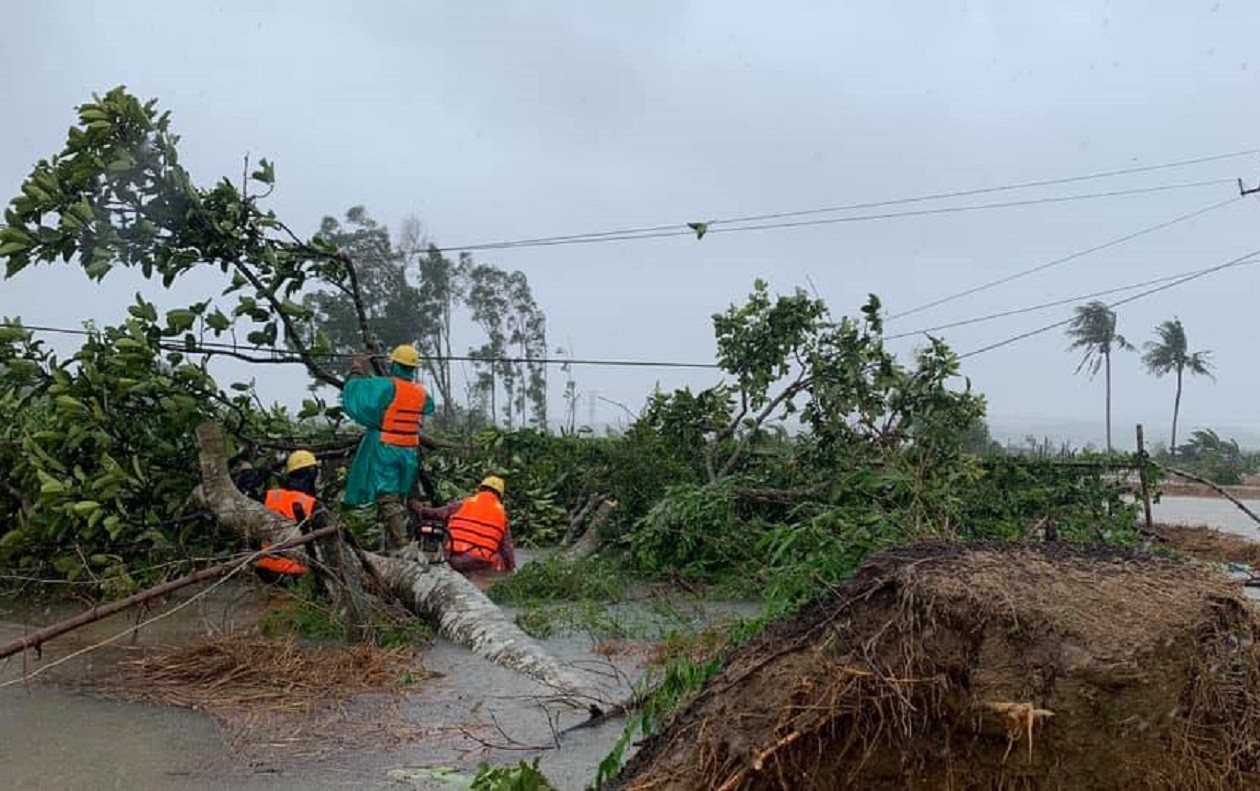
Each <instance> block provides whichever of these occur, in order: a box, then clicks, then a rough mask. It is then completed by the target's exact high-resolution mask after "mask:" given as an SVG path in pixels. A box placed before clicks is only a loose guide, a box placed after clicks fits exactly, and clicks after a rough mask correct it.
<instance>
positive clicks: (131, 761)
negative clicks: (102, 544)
mask: <svg viewBox="0 0 1260 791" xmlns="http://www.w3.org/2000/svg"><path fill="white" fill-rule="evenodd" d="M193 595H194V594H192V593H187V594H184V596H185V598H182V599H181V598H176V599H175V601H187V600H188V599H187V597H191V596H193ZM268 606H269V605H268V602H267V595H266V594H265V593H264V592H263V591H262V590H260V587H259V586H258V585H256V584H254V583H252V582H246V581H242V582H239V583H238V582H236V581H233V582H231V583H229V584H226V585H223V586H222V587H221V588H219V589H217V590H214V591H211V592H210V593H209V594H207V595H206V596H205V597H204V598H202V599H199V600H197V601H196V603H195V604H193V605H191V606H188V607H187V608H185V609H184V610H181V611H179V612H177V613H175V614H174V615H173V616H172V617H170V618H167V619H164V620H162V621H159V622H158V623H155V624H153V625H151V626H146V627H144V628H143V629H141V630H139V631H138V632H133V633H131V634H128V636H127V637H126V638H124V639H122V640H120V641H119V642H118V643H117V644H114V645H111V646H110V647H109V648H107V649H105V650H102V651H98V652H93V653H88V654H86V655H84V656H83V657H79V658H76V659H73V660H72V661H69V662H67V663H66V664H63V665H60V666H58V667H56V668H53V669H52V670H51V671H50V672H49V673H48V674H47V676H46V677H41V678H40V679H38V680H32V681H30V682H28V683H25V684H23V683H18V684H15V685H12V686H8V687H3V686H0V787H3V788H5V789H54V788H55V789H115V788H117V789H135V790H136V791H158V789H163V790H165V789H174V790H175V791H185V790H188V791H191V790H192V789H198V790H201V789H242V790H243V791H254V790H255V789H274V790H276V791H280V790H287V789H294V790H295V791H296V789H303V791H323V790H324V789H347V788H356V789H395V790H396V789H407V788H418V789H430V788H432V789H458V788H467V787H468V783H469V781H470V780H471V777H472V775H473V773H474V772H475V769H476V767H477V765H478V763H479V762H481V761H487V762H489V763H491V764H496V765H503V764H509V765H515V764H516V762H517V761H520V760H525V761H532V760H533V759H534V758H538V759H539V767H540V769H541V770H542V771H543V772H544V773H545V774H546V775H547V776H548V778H549V779H551V780H552V782H554V783H556V784H557V786H558V787H559V788H561V789H565V790H567V789H582V788H585V787H586V786H587V785H588V784H589V783H590V782H591V781H592V779H593V777H594V772H595V770H596V767H597V765H598V763H599V761H600V760H601V759H603V757H604V756H605V755H607V753H608V751H609V750H610V749H611V748H612V747H613V745H614V743H615V742H616V740H617V738H618V737H619V736H620V735H621V731H622V727H623V725H624V723H623V722H622V721H621V720H611V721H609V722H607V723H604V724H602V725H599V726H596V727H591V728H584V729H581V730H577V731H574V732H571V733H568V734H564V735H563V736H562V737H561V736H559V735H558V734H559V732H560V731H563V730H565V729H566V728H568V727H570V726H572V725H575V724H578V723H580V722H583V721H585V720H586V714H585V713H584V712H575V711H572V710H568V709H564V708H558V707H557V706H556V705H555V704H554V703H551V702H550V701H548V700H547V690H546V689H545V688H543V687H542V686H541V685H539V684H537V683H536V682H534V681H532V680H531V679H529V678H527V677H524V676H522V675H520V674H517V673H514V672H512V671H509V670H506V669H504V668H501V667H499V666H497V665H495V664H493V663H491V662H490V661H488V660H485V659H482V658H481V657H479V656H476V655H474V654H472V653H471V652H469V651H467V650H465V649H463V648H461V647H459V646H455V645H453V644H451V643H448V642H445V641H441V640H439V641H437V642H436V643H435V644H433V645H432V646H429V647H426V648H425V649H423V650H422V651H420V652H419V653H418V656H417V659H416V664H417V666H418V667H420V668H423V670H425V671H429V672H435V673H438V674H441V675H440V676H439V677H436V678H430V679H425V680H422V681H421V682H419V686H418V688H417V689H418V691H417V692H414V693H409V694H408V695H407V696H406V697H405V699H404V700H403V702H402V704H401V707H400V709H399V711H400V713H401V715H402V717H403V718H404V720H405V722H406V723H407V724H408V725H410V726H412V727H413V728H420V729H422V730H423V732H424V735H423V737H422V738H420V739H418V740H415V741H410V742H404V743H403V745H402V746H398V745H397V744H396V743H395V742H393V741H392V740H390V741H388V742H387V743H383V744H381V746H380V747H379V748H372V747H371V746H368V747H366V748H365V747H364V745H363V744H362V739H361V737H360V738H358V739H357V740H356V741H355V744H354V746H353V747H351V748H345V747H342V748H340V749H339V748H338V746H337V745H335V744H334V745H329V746H325V745H311V746H310V749H309V750H305V752H307V753H311V754H314V755H313V756H312V755H310V754H308V755H304V756H303V757H297V758H295V757H294V756H293V750H292V749H290V750H287V751H286V750H279V751H278V752H277V753H276V754H275V755H268V753H267V752H266V749H265V748H264V749H262V750H258V749H253V750H251V751H249V754H248V755H245V754H242V753H241V752H238V751H235V750H233V749H232V745H231V734H230V733H229V732H227V730H226V729H224V728H221V727H220V726H219V725H218V724H217V723H216V722H215V721H214V720H213V719H211V718H210V717H209V716H208V715H205V714H201V713H198V712H195V711H190V710H186V709H179V708H171V707H163V706H156V705H148V704H142V703H134V702H123V701H118V700H108V699H102V698H99V697H93V696H91V695H89V694H83V693H78V692H74V691H72V690H73V687H74V681H75V678H76V677H80V676H90V675H95V676H99V675H101V674H102V673H107V674H108V673H111V672H113V668H114V664H115V663H117V662H118V661H120V659H126V658H128V656H134V655H136V654H137V653H138V652H139V651H140V650H141V649H143V648H144V647H146V646H150V647H151V646H156V645H171V644H178V643H181V642H185V641H187V640H189V639H191V638H193V637H195V636H198V635H200V634H204V633H205V632H207V631H211V630H214V631H231V630H233V629H242V628H245V627H247V626H248V625H250V624H252V623H255V622H256V620H257V618H258V616H259V614H260V613H261V612H262V611H264V610H265V609H266V608H267V607H268ZM625 607H626V605H620V606H619V609H620V610H624V609H625ZM692 607H699V605H692ZM686 609H688V610H689V613H688V614H689V615H691V616H692V617H694V618H695V619H696V622H697V623H699V622H701V621H703V620H704V619H706V618H710V617H714V616H716V615H721V614H729V613H731V612H732V611H735V612H739V613H741V614H751V613H752V612H754V611H755V609H756V605H753V604H749V605H744V606H740V605H731V606H720V607H713V608H711V609H710V608H701V609H699V610H697V611H696V612H690V609H691V608H686ZM706 610H707V612H706ZM78 611H79V608H77V607H76V606H74V605H55V606H52V607H33V606H30V605H6V604H4V603H3V602H0V642H3V641H7V640H10V639H13V638H15V637H18V636H20V635H21V634H23V632H24V631H27V630H29V629H32V628H34V627H36V626H37V625H40V624H46V623H51V622H55V621H57V620H60V619H62V618H65V617H68V616H69V615H72V614H74V613H76V612H78ZM153 614H154V613H146V614H145V615H144V617H146V618H147V617H151V616H152V615H153ZM617 617H628V616H626V615H625V613H624V612H623V613H622V615H621V616H617ZM652 617H653V615H652V613H651V612H650V609H649V608H647V607H644V608H643V609H642V611H641V612H639V613H638V614H637V616H636V618H637V621H636V622H637V623H639V624H640V625H641V624H642V623H643V622H644V621H645V620H648V619H650V618H652ZM675 618H677V616H675ZM134 619H135V615H134V613H132V614H127V613H124V614H120V615H117V616H114V617H112V618H109V619H106V620H104V621H100V622H98V623H96V624H93V625H91V626H89V627H85V628H83V629H81V630H79V631H77V632H74V633H72V634H69V635H66V636H64V637H62V638H58V639H57V640H54V641H52V642H50V643H49V644H48V646H46V648H45V654H44V656H43V657H42V658H41V659H39V660H36V659H34V658H33V657H32V656H31V655H30V654H28V655H27V657H26V659H25V660H23V659H21V658H13V659H10V660H8V661H0V685H3V684H4V683H5V682H7V681H13V680H14V679H20V678H21V677H22V675H23V673H26V672H30V671H32V670H36V669H37V668H39V667H43V666H47V665H49V664H51V663H52V662H55V661H57V660H58V659H60V658H62V657H65V656H66V655H67V654H70V653H72V652H73V651H75V650H78V649H80V648H83V647H86V646H88V645H91V644H94V643H96V642H99V641H101V640H103V639H105V638H107V637H110V636H112V635H115V634H117V633H119V632H125V631H126V630H127V629H128V628H130V627H132V626H134V624H135V620H134ZM676 624H677V621H676V620H674V621H670V623H669V624H666V626H668V625H676ZM540 642H541V643H542V644H543V646H544V647H545V648H547V650H549V651H550V652H552V653H553V654H554V655H556V656H558V657H560V658H562V659H564V660H567V661H570V662H572V663H574V664H575V665H578V666H579V667H582V668H583V669H586V670H588V671H589V672H591V673H593V674H595V675H597V676H603V677H604V678H605V679H607V680H606V682H605V686H608V687H612V688H617V689H620V690H621V691H622V692H624V693H626V694H628V692H629V689H630V685H631V684H632V683H633V682H634V681H635V680H637V679H638V677H639V676H640V675H641V674H642V672H643V669H644V664H645V662H646V654H647V652H648V649H649V648H650V644H649V643H648V642H647V641H624V642H622V643H613V644H612V645H610V644H608V643H604V644H602V645H597V644H596V642H595V641H593V640H592V639H591V638H590V637H589V636H587V635H585V634H573V633H570V634H568V635H565V636H560V637H556V638H552V639H546V640H542V641H540ZM636 649H637V650H636ZM24 661H25V667H24V666H23V665H24ZM49 677H51V678H52V679H53V682H52V683H45V681H46V679H47V678H49ZM385 735H386V736H388V734H385ZM284 736H285V734H277V740H278V741H280V742H282V741H284ZM288 746H289V747H292V745H288ZM449 769H455V770H459V772H460V773H459V774H457V775H450V776H444V779H434V776H435V775H442V774H443V772H445V771H448V770H449Z"/></svg>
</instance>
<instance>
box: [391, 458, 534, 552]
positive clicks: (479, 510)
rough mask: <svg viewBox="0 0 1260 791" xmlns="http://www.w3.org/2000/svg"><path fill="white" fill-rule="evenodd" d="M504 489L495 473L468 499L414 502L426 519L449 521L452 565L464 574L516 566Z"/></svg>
mask: <svg viewBox="0 0 1260 791" xmlns="http://www.w3.org/2000/svg"><path fill="white" fill-rule="evenodd" d="M503 490H504V485H503V479H502V478H499V477H496V476H493V475H492V476H490V477H488V478H486V479H485V480H483V481H482V482H481V485H480V486H479V487H477V493H476V494H474V495H473V496H472V497H469V498H468V499H466V500H457V501H455V502H453V503H449V504H447V505H445V506H443V507H441V508H422V507H420V506H417V505H413V506H412V510H413V511H414V512H415V514H416V516H417V517H419V518H420V519H421V520H422V521H423V520H434V521H441V522H444V523H445V524H446V533H447V538H446V554H447V562H448V563H450V564H451V568H453V569H455V570H456V571H458V572H461V573H464V574H467V573H469V572H474V571H492V572H500V573H511V572H513V571H515V570H516V552H515V550H514V549H513V547H512V530H511V527H510V526H509V525H508V518H507V511H506V510H504V508H503Z"/></svg>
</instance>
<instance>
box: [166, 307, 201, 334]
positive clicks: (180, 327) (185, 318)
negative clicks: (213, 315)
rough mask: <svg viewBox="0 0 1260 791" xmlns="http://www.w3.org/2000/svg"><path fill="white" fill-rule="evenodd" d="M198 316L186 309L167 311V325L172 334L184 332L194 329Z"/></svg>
mask: <svg viewBox="0 0 1260 791" xmlns="http://www.w3.org/2000/svg"><path fill="white" fill-rule="evenodd" d="M196 320H197V314H196V313H194V312H193V311H191V310H187V309H185V308H177V309H175V310H168V311H166V324H167V326H168V327H169V328H170V330H171V331H172V332H184V331H185V330H188V329H190V328H191V327H192V325H193V322H195V321H196Z"/></svg>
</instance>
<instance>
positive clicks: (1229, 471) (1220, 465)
mask: <svg viewBox="0 0 1260 791" xmlns="http://www.w3.org/2000/svg"><path fill="white" fill-rule="evenodd" d="M1176 454H1177V455H1176V463H1177V465H1178V466H1179V467H1184V468H1186V471H1187V472H1193V473H1195V474H1197V475H1201V476H1203V477H1204V478H1207V479H1208V480H1209V481H1212V482H1213V483H1216V484H1220V485H1221V486H1234V485H1237V484H1240V483H1242V476H1243V474H1244V473H1245V472H1249V471H1250V468H1251V467H1252V466H1254V463H1255V462H1254V459H1249V458H1248V456H1247V454H1245V453H1244V452H1243V450H1242V448H1241V447H1239V445H1238V440H1233V439H1231V440H1225V439H1222V438H1221V436H1220V435H1219V434H1217V433H1216V432H1215V431H1213V430H1211V429H1202V430H1199V431H1195V432H1193V433H1191V435H1190V440H1189V441H1188V442H1186V443H1185V444H1184V445H1181V446H1179V447H1177V448H1176Z"/></svg>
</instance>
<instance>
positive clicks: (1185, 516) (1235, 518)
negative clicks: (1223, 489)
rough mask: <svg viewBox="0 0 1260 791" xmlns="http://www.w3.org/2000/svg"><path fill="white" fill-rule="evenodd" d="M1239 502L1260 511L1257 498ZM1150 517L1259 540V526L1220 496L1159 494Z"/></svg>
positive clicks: (1256, 511)
mask: <svg viewBox="0 0 1260 791" xmlns="http://www.w3.org/2000/svg"><path fill="white" fill-rule="evenodd" d="M1243 504H1244V505H1246V506H1247V507H1248V508H1250V509H1251V510H1252V511H1253V512H1255V513H1257V514H1260V501H1257V500H1244V501H1243ZM1151 516H1152V517H1153V518H1154V520H1155V521H1156V522H1164V523H1167V524H1174V525H1207V526H1209V527H1215V528H1217V529H1218V530H1223V531H1226V532H1230V533H1236V534H1237V535H1240V536H1243V537H1245V538H1250V539H1253V540H1256V541H1260V525H1257V524H1256V522H1255V520H1253V519H1252V518H1251V517H1249V516H1247V515H1246V514H1245V513H1243V512H1242V511H1241V510H1239V508H1238V506H1236V505H1234V504H1233V503H1231V502H1230V501H1229V500H1226V499H1224V498H1215V497H1163V498H1161V499H1160V502H1158V503H1155V504H1154V505H1153V506H1151Z"/></svg>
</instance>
